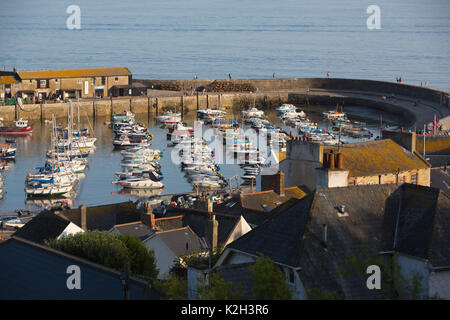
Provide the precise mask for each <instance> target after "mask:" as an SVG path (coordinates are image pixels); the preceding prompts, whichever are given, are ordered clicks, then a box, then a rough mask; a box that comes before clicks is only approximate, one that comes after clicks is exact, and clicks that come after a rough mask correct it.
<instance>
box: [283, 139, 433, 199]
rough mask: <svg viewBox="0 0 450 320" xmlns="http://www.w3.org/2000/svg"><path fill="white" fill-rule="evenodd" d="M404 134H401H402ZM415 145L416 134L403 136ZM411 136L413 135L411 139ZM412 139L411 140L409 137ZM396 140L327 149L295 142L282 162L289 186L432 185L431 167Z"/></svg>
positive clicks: (328, 147) (317, 145) (319, 145)
mask: <svg viewBox="0 0 450 320" xmlns="http://www.w3.org/2000/svg"><path fill="white" fill-rule="evenodd" d="M399 134H400V133H399ZM401 134H404V135H405V136H404V137H403V140H404V141H406V140H408V139H409V140H411V141H414V142H415V139H416V138H415V134H411V133H408V134H407V133H401ZM408 135H409V136H408ZM408 137H409V138H408ZM404 145H405V146H406V147H403V146H401V145H399V144H398V143H396V142H394V141H393V140H392V139H383V140H376V141H368V142H360V143H351V144H345V145H342V146H340V147H339V148H338V147H336V146H324V145H322V144H320V143H310V142H305V141H292V142H291V143H289V145H288V150H287V155H286V160H284V161H282V162H281V163H280V168H281V169H282V170H283V171H284V172H285V174H286V176H285V183H286V185H287V186H292V185H294V186H296V185H305V186H306V187H308V188H309V189H310V190H314V189H316V188H330V187H345V186H352V185H368V184H391V183H395V184H397V183H398V184H401V183H412V184H418V185H423V186H430V167H431V166H430V164H429V163H428V162H427V161H426V160H425V159H424V158H423V157H421V156H420V154H418V153H417V152H416V150H415V143H410V144H409V146H408V145H407V144H404Z"/></svg>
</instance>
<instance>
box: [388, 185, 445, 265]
mask: <svg viewBox="0 0 450 320" xmlns="http://www.w3.org/2000/svg"><path fill="white" fill-rule="evenodd" d="M402 189H403V193H402V202H401V208H400V216H399V219H398V227H397V228H398V232H397V234H396V237H395V240H394V245H395V246H394V250H396V251H399V252H402V253H406V254H408V255H411V256H414V257H419V258H422V259H426V260H429V261H430V263H431V264H432V266H433V267H449V266H450V199H449V197H448V195H446V194H444V193H443V192H442V191H439V189H435V188H427V187H423V186H417V185H409V184H405V185H403V187H402Z"/></svg>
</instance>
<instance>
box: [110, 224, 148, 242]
mask: <svg viewBox="0 0 450 320" xmlns="http://www.w3.org/2000/svg"><path fill="white" fill-rule="evenodd" d="M114 228H115V229H116V230H117V231H118V232H119V233H120V234H122V235H125V234H130V235H133V236H136V237H138V238H139V239H141V240H145V239H147V238H148V237H149V236H150V235H152V234H153V233H154V231H153V230H152V229H151V228H150V227H149V226H147V225H146V224H144V223H142V222H141V221H136V222H130V223H124V224H118V225H115V226H114Z"/></svg>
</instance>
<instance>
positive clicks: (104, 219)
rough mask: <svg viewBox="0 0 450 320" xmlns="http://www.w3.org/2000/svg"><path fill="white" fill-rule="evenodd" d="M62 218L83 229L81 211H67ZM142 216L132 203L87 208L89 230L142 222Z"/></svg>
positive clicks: (62, 213)
mask: <svg viewBox="0 0 450 320" xmlns="http://www.w3.org/2000/svg"><path fill="white" fill-rule="evenodd" d="M60 215H61V216H63V217H65V218H67V219H69V220H70V221H72V222H73V223H75V224H76V225H77V226H79V227H81V214H80V209H71V210H65V211H63V212H61V213H60ZM140 219H141V214H140V212H139V211H138V210H136V205H135V204H134V203H133V202H132V201H127V202H121V203H115V204H108V205H103V206H95V207H87V210H86V227H87V229H88V230H110V229H111V228H112V227H114V226H115V225H116V224H123V223H129V222H135V221H140Z"/></svg>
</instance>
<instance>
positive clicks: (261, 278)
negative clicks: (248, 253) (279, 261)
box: [249, 254, 292, 300]
mask: <svg viewBox="0 0 450 320" xmlns="http://www.w3.org/2000/svg"><path fill="white" fill-rule="evenodd" d="M249 270H250V273H251V280H252V283H253V295H254V298H255V299H260V300H290V299H292V291H291V289H290V288H289V286H288V284H287V283H286V281H285V277H284V275H283V273H282V272H281V271H280V269H279V268H278V266H277V265H276V264H275V262H273V260H271V259H270V258H269V257H265V256H264V255H262V254H260V255H259V256H258V258H257V259H256V263H255V264H254V265H252V266H250V267H249Z"/></svg>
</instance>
